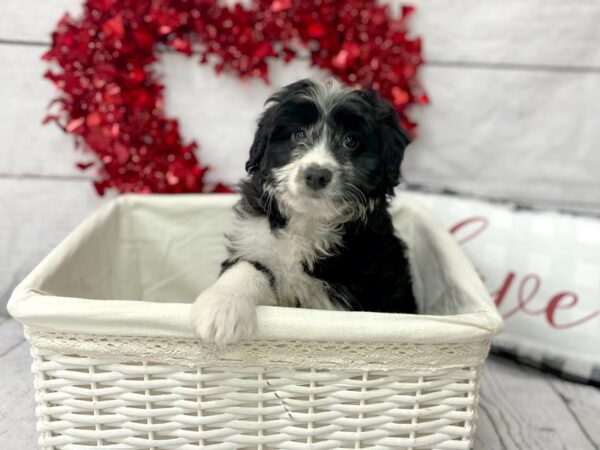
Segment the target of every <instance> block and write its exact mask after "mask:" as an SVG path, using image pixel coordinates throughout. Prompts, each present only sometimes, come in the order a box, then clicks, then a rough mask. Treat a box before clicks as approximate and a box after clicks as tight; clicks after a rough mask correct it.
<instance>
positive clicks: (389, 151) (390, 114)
mask: <svg viewBox="0 0 600 450" xmlns="http://www.w3.org/2000/svg"><path fill="white" fill-rule="evenodd" d="M362 92H363V98H365V100H367V101H368V102H369V103H370V104H371V105H372V106H373V108H374V110H375V119H376V120H377V124H378V125H379V134H380V138H381V145H382V152H383V160H382V162H383V167H382V171H383V178H384V188H385V192H386V194H388V195H394V187H395V186H397V185H398V183H399V182H400V165H401V164H402V159H403V158H404V149H405V148H406V146H407V145H408V144H409V143H410V137H409V136H408V134H407V133H406V131H404V130H403V129H402V127H401V125H400V118H399V117H398V113H397V112H396V109H395V108H394V107H393V106H392V104H391V103H390V102H388V101H387V100H385V99H382V98H381V97H379V96H378V95H377V93H376V92H375V91H374V90H372V89H366V90H364V91H362Z"/></svg>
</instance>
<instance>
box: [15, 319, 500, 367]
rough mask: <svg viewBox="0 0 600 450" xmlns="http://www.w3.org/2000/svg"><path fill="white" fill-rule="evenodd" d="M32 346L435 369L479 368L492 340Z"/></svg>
mask: <svg viewBox="0 0 600 450" xmlns="http://www.w3.org/2000/svg"><path fill="white" fill-rule="evenodd" d="M25 335H26V337H27V339H28V340H29V342H30V343H31V344H32V346H34V347H37V348H39V349H44V350H51V351H53V352H56V353H60V354H65V355H81V356H88V357H94V358H109V359H111V360H120V361H150V362H156V363H166V364H176V365H190V366H191V365H193V366H198V367H207V366H213V367H214V366H217V367H218V366H220V367H257V366H260V367H263V366H264V367H297V368H302V367H310V368H315V369H339V370H343V369H360V370H393V369H414V370H436V369H446V368H456V367H465V366H477V365H479V364H481V363H482V362H483V361H484V360H485V358H486V356H487V354H488V352H489V348H490V341H489V340H486V341H482V342H476V343H470V344H395V343H377V342H372V343H371V342H319V341H246V342H243V343H241V344H240V345H237V346H228V347H225V348H219V347H217V346H216V345H212V344H206V343H204V342H202V341H201V340H198V339H186V338H173V337H160V338H157V337H138V336H94V335H85V334H63V333H55V332H41V331H35V330H32V329H29V328H26V330H25Z"/></svg>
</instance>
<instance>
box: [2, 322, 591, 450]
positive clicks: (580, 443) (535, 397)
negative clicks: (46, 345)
mask: <svg viewBox="0 0 600 450" xmlns="http://www.w3.org/2000/svg"><path fill="white" fill-rule="evenodd" d="M34 407H35V406H34V393H33V387H32V382H31V375H30V358H29V345H28V344H27V342H25V340H24V339H23V332H22V329H21V326H20V325H19V324H18V323H16V322H15V321H14V320H12V319H8V318H1V317H0V449H10V450H33V449H35V448H36V433H35V419H34ZM479 414H480V415H479V422H478V425H477V435H476V440H475V449H477V450H504V449H506V450H537V449H543V450H555V449H556V450H593V449H600V389H596V388H593V387H589V386H583V385H578V384H574V383H569V382H566V381H562V380H560V379H558V378H555V377H553V376H551V375H547V374H543V373H540V372H538V371H536V370H534V369H530V368H527V367H523V366H520V365H517V364H515V363H513V362H511V361H508V360H504V359H500V358H495V357H491V358H489V359H488V361H487V362H486V366H485V371H484V374H483V379H482V392H481V403H480V413H479Z"/></svg>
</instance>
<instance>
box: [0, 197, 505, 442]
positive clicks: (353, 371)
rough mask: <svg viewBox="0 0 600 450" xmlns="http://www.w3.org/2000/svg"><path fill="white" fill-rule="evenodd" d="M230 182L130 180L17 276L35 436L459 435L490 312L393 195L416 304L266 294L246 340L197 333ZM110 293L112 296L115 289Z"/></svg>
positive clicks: (454, 261)
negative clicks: (183, 187) (331, 305)
mask: <svg viewBox="0 0 600 450" xmlns="http://www.w3.org/2000/svg"><path fill="white" fill-rule="evenodd" d="M236 199H237V198H236V197H235V196H226V195H222V196H169V197H160V196H154V197H153V196H125V197H121V198H119V199H118V200H116V201H114V202H112V203H110V204H109V205H108V206H107V207H105V208H103V209H101V210H100V211H98V212H97V213H96V214H94V215H93V216H92V217H91V218H89V219H88V220H87V221H86V222H84V223H83V224H82V225H81V226H80V227H78V228H77V229H76V230H75V231H74V232H73V233H72V234H71V235H70V236H68V237H67V238H66V239H65V241H63V242H62V243H61V244H60V245H59V246H58V247H57V248H56V249H55V250H54V251H53V252H52V253H51V254H50V255H49V256H48V257H47V258H46V259H44V261H43V262H42V263H41V264H40V265H39V266H38V267H37V268H36V269H35V270H34V271H33V272H32V273H31V274H30V275H29V276H28V277H27V278H26V279H25V280H24V281H23V282H22V283H21V284H20V285H19V286H18V287H17V289H16V290H15V292H14V293H13V296H12V298H11V300H10V302H9V310H10V312H11V314H12V315H13V316H14V317H15V318H17V319H18V320H19V321H20V322H22V323H23V324H24V326H25V332H26V336H27V339H28V340H29V342H30V343H31V345H32V349H33V350H32V353H33V358H34V363H33V371H34V373H35V386H36V399H37V404H38V406H37V416H38V430H39V432H40V440H39V443H40V446H41V447H42V448H44V449H90V448H110V449H246V448H248V449H254V448H259V449H267V448H272V449H309V448H310V449H358V448H364V449H425V448H427V449H433V448H435V449H467V448H469V447H470V446H471V442H472V437H473V433H474V420H475V417H476V407H477V399H478V388H479V373H480V370H481V365H482V363H483V361H484V359H485V357H486V356H487V353H488V349H489V345H490V340H491V338H492V337H493V335H494V334H495V333H496V332H497V331H498V329H499V327H500V323H501V321H500V318H499V316H498V315H497V313H496V311H495V308H494V307H493V305H492V303H491V300H490V299H489V296H488V295H487V293H486V291H485V288H484V287H483V285H482V284H481V281H480V280H479V278H478V276H477V274H476V273H475V271H474V270H473V269H472V267H471V266H470V264H469V263H468V261H467V260H466V258H465V256H464V255H463V253H462V251H461V250H460V249H459V248H458V246H457V245H456V244H455V243H454V241H453V240H452V239H451V238H450V236H449V235H448V234H447V233H446V232H445V231H444V230H442V229H441V228H440V227H439V226H438V225H436V224H435V222H433V221H432V220H431V219H429V217H428V216H427V214H426V213H425V212H424V211H423V210H422V209H421V208H420V207H419V206H417V205H413V204H409V203H405V202H400V201H399V202H396V203H395V204H394V207H393V216H394V223H395V226H396V228H397V230H398V233H399V234H400V235H401V236H402V237H403V238H404V239H405V240H406V242H407V243H408V246H409V253H410V254H409V259H410V261H411V265H412V269H413V284H414V291H415V296H416V298H417V301H418V303H419V306H420V308H421V310H422V311H424V312H425V313H426V314H427V315H425V314H424V315H413V316H411V315H400V314H381V313H360V312H334V311H316V310H302V309H291V308H276V307H260V308H259V309H258V312H257V330H256V333H255V336H254V338H253V339H252V340H250V341H248V342H245V343H243V344H242V345H240V346H235V347H230V348H226V349H218V348H215V347H214V346H212V345H207V344H204V343H202V342H201V341H199V340H197V339H195V338H194V336H193V333H192V328H191V325H190V323H189V322H188V321H189V319H188V315H189V303H190V302H191V301H192V300H193V299H194V298H195V297H196V296H197V294H198V293H199V292H200V291H201V290H202V289H203V288H204V287H206V286H208V285H209V284H210V283H211V282H212V281H214V279H216V277H217V274H218V270H219V262H220V260H221V259H222V258H223V256H224V252H225V250H224V247H223V232H224V231H226V229H227V226H228V223H229V221H230V218H231V206H232V205H233V203H234V202H235V201H236ZM117 299H119V300H117Z"/></svg>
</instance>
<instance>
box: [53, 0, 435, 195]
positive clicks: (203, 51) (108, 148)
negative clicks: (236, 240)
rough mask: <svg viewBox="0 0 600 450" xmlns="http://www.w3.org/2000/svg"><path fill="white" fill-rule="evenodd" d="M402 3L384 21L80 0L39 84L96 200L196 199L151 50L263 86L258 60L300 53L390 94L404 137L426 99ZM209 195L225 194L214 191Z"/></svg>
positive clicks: (369, 13)
mask: <svg viewBox="0 0 600 450" xmlns="http://www.w3.org/2000/svg"><path fill="white" fill-rule="evenodd" d="M412 11H413V8H412V7H403V8H402V12H401V15H400V17H399V18H397V19H396V18H393V17H391V15H390V14H389V11H388V9H387V7H386V6H379V5H376V3H375V1H374V0H366V1H363V0H320V1H315V2H307V1H304V0H254V1H253V2H252V3H251V4H250V6H248V7H244V6H241V5H239V4H238V5H235V6H233V7H227V6H224V5H222V4H220V3H219V2H217V1H214V0H88V1H87V2H86V3H85V5H84V10H83V14H82V16H81V17H80V18H77V19H75V18H72V17H70V16H69V15H65V16H64V17H63V18H62V19H61V20H60V21H59V23H58V25H57V28H56V30H55V31H54V33H53V34H52V47H51V48H50V50H49V51H48V52H47V53H46V54H45V55H44V59H45V60H47V61H52V62H55V63H57V64H58V66H60V69H57V70H50V71H48V72H47V73H46V74H45V76H46V78H49V79H50V80H51V81H52V82H53V83H54V84H55V85H56V86H57V87H58V88H59V89H60V90H61V91H62V94H61V96H60V97H59V98H57V99H56V100H55V101H54V102H53V104H58V107H59V111H58V112H57V113H55V114H53V113H51V114H49V115H48V116H47V117H46V119H45V122H51V121H53V122H56V123H58V124H59V125H60V126H61V127H62V128H63V129H64V130H65V131H66V132H67V133H70V134H72V135H74V136H75V140H76V145H77V146H81V147H83V149H84V150H86V151H88V152H92V153H93V154H94V155H95V157H94V159H93V162H88V163H79V164H78V167H80V168H81V169H87V168H90V167H95V168H96V169H97V171H98V174H97V178H96V180H95V181H94V185H95V186H96V189H97V190H98V193H99V194H103V193H104V191H105V190H106V189H110V188H116V189H117V190H118V191H120V192H162V193H176V192H201V191H203V190H204V189H205V186H204V183H203V176H204V174H205V172H206V170H207V168H206V167H205V166H203V165H202V164H200V162H199V161H198V159H197V158H196V156H195V154H194V149H195V148H196V144H195V143H194V142H190V143H187V144H186V143H184V142H183V139H182V137H181V135H180V133H179V125H178V122H177V120H176V119H173V118H170V117H167V116H166V115H165V111H164V100H163V95H162V91H163V89H164V86H163V85H162V84H161V83H160V82H159V81H158V79H157V76H156V75H155V74H154V73H152V71H151V70H150V65H151V63H153V62H155V61H156V60H157V54H158V49H159V48H160V46H159V45H158V44H161V45H162V47H163V48H171V49H175V50H176V51H178V52H181V53H184V54H186V55H188V56H191V55H193V54H195V53H196V54H199V55H200V58H201V62H202V63H207V62H209V61H210V62H211V63H212V64H214V65H215V70H216V72H217V73H219V72H222V71H227V72H229V73H233V74H236V75H237V76H239V77H240V78H242V79H246V78H250V77H259V78H262V79H263V80H264V81H265V82H268V73H269V71H268V61H269V59H270V58H283V59H284V60H285V61H290V60H292V59H294V58H296V57H298V56H299V52H300V54H302V53H304V54H309V55H310V60H311V62H312V64H313V65H315V66H318V67H321V68H324V69H326V70H328V71H329V72H330V73H331V74H332V75H334V76H335V77H337V78H339V79H340V80H342V81H343V82H346V83H349V84H352V85H357V86H371V87H373V88H374V89H376V90H377V91H378V92H379V93H380V95H382V96H384V97H386V98H388V99H389V100H390V101H391V102H392V103H393V104H394V106H395V107H396V109H397V110H398V112H399V115H400V119H401V121H402V124H403V125H404V127H405V128H406V129H408V130H409V132H411V131H414V127H415V125H414V124H413V123H412V122H411V121H410V120H409V119H408V117H407V115H406V109H407V107H408V106H409V105H411V104H413V103H427V102H428V100H427V97H426V95H425V93H424V92H423V90H422V88H421V86H420V85H419V83H418V82H417V80H416V74H417V69H418V67H419V66H420V65H421V64H422V59H421V41H420V39H418V38H415V39H410V38H409V37H408V36H407V25H406V21H407V17H408V16H409V15H410V13H411V12H412ZM214 189H215V190H216V191H228V190H229V189H228V188H227V187H226V186H224V185H217V187H216V188H214Z"/></svg>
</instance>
